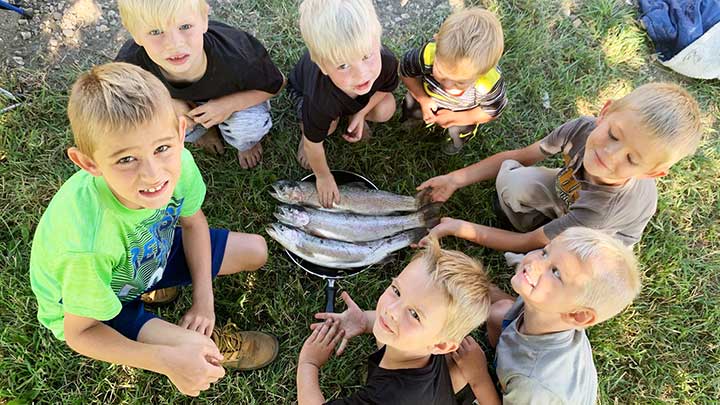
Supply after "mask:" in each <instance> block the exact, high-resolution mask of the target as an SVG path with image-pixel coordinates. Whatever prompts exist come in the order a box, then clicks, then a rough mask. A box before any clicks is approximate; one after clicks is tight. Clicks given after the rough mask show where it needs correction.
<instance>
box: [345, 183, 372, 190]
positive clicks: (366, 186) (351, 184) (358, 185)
mask: <svg viewBox="0 0 720 405" xmlns="http://www.w3.org/2000/svg"><path fill="white" fill-rule="evenodd" d="M343 186H345V187H355V188H363V189H366V190H367V189H369V188H370V187H369V186H368V185H367V183H365V182H364V181H352V182H350V183H345V184H343Z"/></svg>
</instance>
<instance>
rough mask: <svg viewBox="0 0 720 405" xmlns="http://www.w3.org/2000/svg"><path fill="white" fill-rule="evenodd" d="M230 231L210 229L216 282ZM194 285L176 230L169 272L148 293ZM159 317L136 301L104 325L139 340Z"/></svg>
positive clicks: (166, 271)
mask: <svg viewBox="0 0 720 405" xmlns="http://www.w3.org/2000/svg"><path fill="white" fill-rule="evenodd" d="M229 234H230V231H228V230H227V229H210V254H211V256H212V264H211V266H212V277H213V278H215V277H216V276H217V274H218V273H219V272H220V266H221V265H222V261H223V256H225V246H226V245H227V239H228V235H229ZM189 284H192V277H191V276H190V270H189V269H188V266H187V262H186V261H185V251H184V250H183V242H182V228H175V237H174V238H173V244H172V247H171V248H170V254H169V256H168V262H167V268H166V269H165V271H164V272H163V276H162V278H161V279H160V281H158V282H157V283H156V284H155V285H154V286H152V287H151V288H149V289H148V291H153V290H159V289H161V288H167V287H174V286H180V285H189ZM153 318H157V315H155V314H153V313H152V312H147V311H145V304H143V302H142V301H140V297H138V298H137V299H135V300H133V301H130V302H127V303H125V304H123V307H122V309H121V310H120V313H119V314H117V316H115V318H113V319H110V320H109V321H104V323H105V324H107V325H109V326H110V327H112V328H113V329H115V330H116V331H118V332H120V333H121V334H122V335H123V336H125V337H127V338H128V339H132V340H137V336H138V333H140V329H142V327H143V325H145V323H146V322H147V321H149V320H151V319H153Z"/></svg>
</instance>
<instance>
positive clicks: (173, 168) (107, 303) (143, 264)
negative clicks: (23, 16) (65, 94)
mask: <svg viewBox="0 0 720 405" xmlns="http://www.w3.org/2000/svg"><path fill="white" fill-rule="evenodd" d="M68 115H69V117H70V125H71V126H72V131H73V134H74V136H75V144H76V146H74V147H71V148H69V149H68V156H69V157H70V159H71V160H72V161H73V163H75V164H76V165H77V166H78V167H80V168H81V169H82V170H80V171H78V172H77V173H75V174H74V175H73V176H72V177H70V179H68V181H66V182H65V184H63V185H62V187H60V189H59V190H58V192H57V194H55V196H54V197H53V199H52V201H50V204H49V205H48V208H47V210H46V211H45V213H44V214H43V216H42V218H41V219H40V223H39V224H38V226H37V230H36V232H35V236H34V239H33V245H32V252H31V255H30V282H31V285H32V290H33V292H34V293H35V296H36V297H37V300H38V319H39V321H40V323H41V324H42V325H43V326H45V327H47V328H48V329H50V330H51V331H52V333H53V334H54V335H55V337H56V338H58V339H60V340H65V341H66V342H67V344H68V346H70V347H71V348H72V349H73V350H75V351H77V352H78V353H80V354H83V355H85V356H88V357H91V358H93V359H98V360H102V361H107V362H110V363H115V364H123V365H128V366H131V367H138V368H143V369H146V370H151V371H155V372H158V373H162V374H165V375H166V376H167V377H168V378H169V379H170V381H171V382H172V383H173V384H175V386H176V387H177V388H178V389H179V390H180V391H181V392H183V393H185V394H188V395H198V393H199V391H201V390H204V389H207V388H208V387H209V384H211V383H213V382H215V381H217V380H218V379H219V378H221V377H222V376H223V375H224V373H225V372H224V370H223V366H226V367H238V368H253V367H259V366H262V365H265V364H268V363H269V362H270V361H271V360H272V359H273V358H274V357H275V356H274V354H275V353H277V348H278V344H277V340H276V339H275V338H274V337H272V336H270V335H266V334H261V333H259V332H237V331H232V330H231V329H232V328H227V329H225V330H223V331H219V332H218V333H217V334H216V333H215V332H213V328H214V324H215V310H214V298H213V291H212V284H211V281H212V278H213V277H215V276H216V275H218V274H219V275H226V274H232V273H237V272H240V271H253V270H256V269H258V268H260V267H261V266H262V265H263V264H264V263H265V261H266V260H267V247H266V245H265V240H264V239H263V238H262V237H261V236H259V235H250V234H243V233H236V232H230V231H228V230H223V229H209V228H208V224H207V220H206V219H205V215H204V214H203V212H202V210H201V208H200V207H201V205H202V202H203V199H204V197H205V184H204V183H203V180H202V177H201V176H200V171H199V170H198V168H197V166H196V165H195V162H194V160H193V158H192V155H190V152H188V151H187V150H186V149H184V148H183V140H184V138H185V125H186V124H185V119H184V118H183V117H182V116H181V117H178V116H177V115H176V114H175V112H174V111H173V108H172V104H171V99H170V94H168V91H167V90H166V89H165V87H164V86H163V85H162V83H160V81H159V80H158V79H156V78H155V77H154V76H153V75H152V74H150V73H148V72H147V71H144V70H142V69H140V68H139V67H137V66H133V65H130V64H127V63H110V64H106V65H101V66H96V67H94V68H92V69H91V70H90V71H88V72H86V73H83V74H82V75H81V76H80V77H79V78H78V79H77V81H76V82H75V84H74V85H73V88H72V92H71V94H70V100H69V102H68ZM178 225H181V226H182V228H180V227H178ZM182 284H192V285H193V296H192V306H191V307H190V309H189V310H188V311H187V312H186V313H185V315H184V316H183V317H182V318H181V319H180V321H179V325H175V324H172V323H169V322H166V321H164V320H162V319H160V318H158V317H157V316H156V315H154V314H153V313H150V312H146V311H145V309H144V307H143V304H142V302H141V301H140V298H139V297H140V295H141V294H142V293H144V292H146V291H150V290H155V289H160V288H167V287H171V286H177V285H182ZM211 334H213V338H215V337H216V335H217V336H221V335H234V336H233V338H234V339H242V340H243V341H244V342H252V343H253V344H254V346H253V345H250V346H247V345H245V344H243V347H244V348H247V347H253V349H251V350H245V351H242V352H241V351H240V348H239V347H232V346H231V345H223V347H220V348H218V346H217V345H216V344H215V343H214V342H213V340H211V339H210V335H211ZM221 337H222V340H223V341H225V342H228V341H232V340H230V339H229V338H228V336H221ZM223 355H226V356H228V357H227V358H225V359H224V358H223ZM231 356H232V358H230V357H231Z"/></svg>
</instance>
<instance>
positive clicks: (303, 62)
mask: <svg viewBox="0 0 720 405" xmlns="http://www.w3.org/2000/svg"><path fill="white" fill-rule="evenodd" d="M380 57H381V61H382V67H381V68H380V75H379V76H378V78H377V80H375V82H374V83H373V85H372V87H371V88H370V91H368V92H367V94H363V95H362V96H358V97H356V98H352V97H350V96H348V95H347V94H345V93H344V92H343V91H342V90H340V89H339V88H337V87H336V86H335V84H333V82H332V80H330V78H329V77H328V76H326V75H324V74H323V73H322V71H321V70H320V67H319V66H318V65H316V64H315V62H313V61H312V60H310V53H308V52H305V54H304V55H303V56H302V58H300V61H298V63H297V64H296V65H295V67H294V68H293V71H292V72H291V73H290V77H289V78H288V90H289V91H291V92H293V93H295V94H293V96H295V97H302V112H301V114H302V122H303V130H304V132H305V137H306V138H307V139H308V140H310V141H311V142H322V141H323V140H324V139H325V138H327V133H328V130H329V129H330V124H331V123H332V122H333V121H334V120H335V119H337V118H338V117H342V116H348V115H352V114H355V113H357V112H358V111H360V110H362V109H363V108H364V107H365V106H366V105H367V103H368V101H370V97H372V95H373V94H375V92H376V91H382V92H387V93H390V92H392V91H393V90H395V88H396V87H397V86H398V83H400V78H399V77H398V60H397V58H396V57H395V55H394V54H393V53H392V51H391V50H389V49H387V48H385V47H382V49H381V50H380Z"/></svg>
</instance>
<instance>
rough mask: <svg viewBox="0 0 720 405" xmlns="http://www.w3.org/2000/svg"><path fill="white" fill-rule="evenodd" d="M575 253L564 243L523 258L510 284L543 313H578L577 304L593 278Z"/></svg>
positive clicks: (557, 241) (552, 244) (553, 242)
mask: <svg viewBox="0 0 720 405" xmlns="http://www.w3.org/2000/svg"><path fill="white" fill-rule="evenodd" d="M590 264H591V263H583V262H581V261H580V259H579V258H578V257H577V256H576V255H575V254H574V253H571V252H570V251H569V250H568V249H567V248H566V247H565V246H564V244H563V242H562V239H558V238H556V239H554V240H552V241H551V242H550V244H548V245H547V246H545V248H544V249H539V250H534V251H532V252H530V253H528V254H527V255H525V257H524V258H523V260H522V261H521V262H520V264H519V265H518V266H517V268H516V269H515V275H514V276H513V278H512V279H511V280H510V283H511V284H512V287H513V290H515V292H517V293H518V295H520V296H521V297H522V298H523V300H524V301H525V305H528V306H530V307H532V308H534V309H535V310H537V311H539V312H546V313H554V314H567V313H571V312H574V311H576V310H578V309H579V308H578V305H577V304H576V303H577V300H578V297H580V296H581V294H583V292H584V286H585V285H586V283H587V282H588V280H589V279H590V277H591V273H590V271H588V266H589V265H590Z"/></svg>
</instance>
